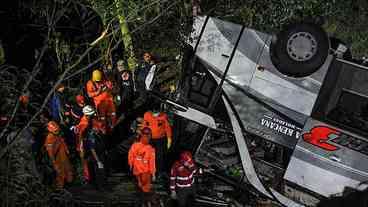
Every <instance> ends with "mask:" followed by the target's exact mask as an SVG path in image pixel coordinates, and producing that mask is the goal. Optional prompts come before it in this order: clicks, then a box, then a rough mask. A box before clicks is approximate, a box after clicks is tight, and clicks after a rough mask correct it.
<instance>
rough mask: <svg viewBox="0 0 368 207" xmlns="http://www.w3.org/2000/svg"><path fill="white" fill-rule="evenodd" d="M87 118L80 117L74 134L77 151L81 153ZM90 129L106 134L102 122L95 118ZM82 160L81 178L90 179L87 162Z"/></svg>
mask: <svg viewBox="0 0 368 207" xmlns="http://www.w3.org/2000/svg"><path fill="white" fill-rule="evenodd" d="M88 124H89V121H88V118H87V116H85V115H84V116H82V118H81V119H80V122H79V124H78V125H77V126H76V128H77V130H76V131H77V133H76V138H77V140H76V143H77V146H76V147H77V151H78V152H80V153H81V151H82V150H83V140H84V138H85V136H86V130H87V128H88ZM92 128H94V129H97V130H98V131H100V132H101V133H102V134H105V133H106V129H105V128H104V125H103V123H102V122H100V121H98V120H96V119H95V118H93V120H92ZM81 159H82V166H83V176H84V178H85V179H86V180H89V179H90V175H89V171H88V162H87V160H84V159H83V158H81Z"/></svg>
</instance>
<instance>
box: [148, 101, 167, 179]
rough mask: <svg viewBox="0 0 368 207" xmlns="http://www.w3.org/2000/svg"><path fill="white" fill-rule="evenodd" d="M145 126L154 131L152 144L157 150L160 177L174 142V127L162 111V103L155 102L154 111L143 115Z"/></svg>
mask: <svg viewBox="0 0 368 207" xmlns="http://www.w3.org/2000/svg"><path fill="white" fill-rule="evenodd" d="M143 120H144V121H143V126H144V127H148V128H150V129H151V131H152V140H151V143H152V146H153V147H154V148H155V151H156V166H157V172H158V178H161V176H162V174H163V172H164V165H165V155H166V154H167V150H168V149H169V148H170V146H171V143H172V129H171V126H170V123H169V121H168V117H167V115H166V113H164V112H161V111H160V103H155V104H153V107H152V111H147V112H146V113H144V116H143Z"/></svg>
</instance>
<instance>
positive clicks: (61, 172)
mask: <svg viewBox="0 0 368 207" xmlns="http://www.w3.org/2000/svg"><path fill="white" fill-rule="evenodd" d="M47 130H48V131H49V133H48V135H47V137H46V140H45V144H44V146H45V148H46V150H47V153H48V155H49V158H50V160H51V162H52V164H53V167H54V169H55V171H56V187H57V188H63V187H64V182H65V181H66V182H69V183H70V182H72V181H73V172H72V166H71V164H70V162H69V158H68V155H69V150H68V148H67V146H66V144H65V142H64V138H63V137H61V135H60V127H59V125H58V124H57V123H56V122H54V121H50V122H48V124H47Z"/></svg>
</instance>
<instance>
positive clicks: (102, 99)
mask: <svg viewBox="0 0 368 207" xmlns="http://www.w3.org/2000/svg"><path fill="white" fill-rule="evenodd" d="M102 76H103V74H102V72H101V71H100V70H94V71H93V73H92V80H89V81H88V82H87V85H86V89H87V94H88V96H89V97H90V98H92V99H93V102H94V104H95V107H96V109H97V113H98V116H99V117H100V119H101V121H103V122H104V125H105V127H106V130H107V131H108V132H111V131H112V128H113V127H114V126H115V124H116V121H117V118H116V107H115V104H114V100H113V96H112V95H111V93H110V90H112V87H113V86H112V83H111V81H106V80H103V77H102Z"/></svg>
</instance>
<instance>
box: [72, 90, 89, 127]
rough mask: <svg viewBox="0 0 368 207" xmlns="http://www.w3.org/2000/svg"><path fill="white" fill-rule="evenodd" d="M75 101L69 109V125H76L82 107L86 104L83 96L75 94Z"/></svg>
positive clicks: (80, 115) (80, 116)
mask: <svg viewBox="0 0 368 207" xmlns="http://www.w3.org/2000/svg"><path fill="white" fill-rule="evenodd" d="M75 103H76V104H74V105H73V106H72V107H71V109H70V116H71V122H70V124H71V126H75V125H77V124H78V123H79V121H80V119H81V118H82V116H83V107H85V106H86V101H85V99H84V96H82V95H77V96H76V97H75Z"/></svg>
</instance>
